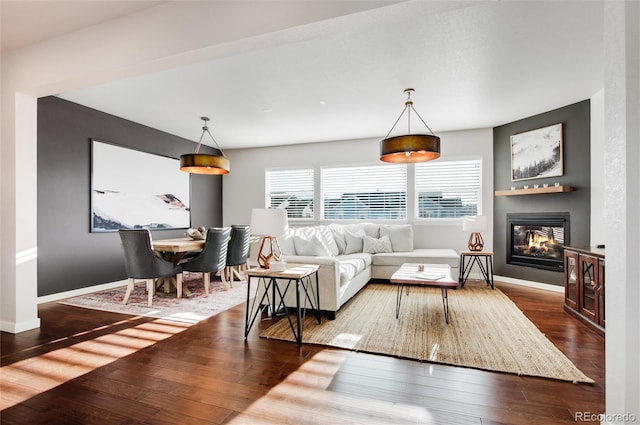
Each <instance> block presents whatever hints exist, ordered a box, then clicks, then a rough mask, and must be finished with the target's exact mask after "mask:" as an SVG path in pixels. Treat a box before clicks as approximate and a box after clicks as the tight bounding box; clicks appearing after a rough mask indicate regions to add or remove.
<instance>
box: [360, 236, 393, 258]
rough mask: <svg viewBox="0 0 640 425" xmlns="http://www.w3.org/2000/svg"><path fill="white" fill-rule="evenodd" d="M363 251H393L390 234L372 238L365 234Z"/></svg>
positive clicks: (374, 252) (371, 252) (370, 252)
mask: <svg viewBox="0 0 640 425" xmlns="http://www.w3.org/2000/svg"><path fill="white" fill-rule="evenodd" d="M362 252H366V253H369V254H376V253H378V252H393V250H392V249H391V240H390V239H389V236H387V235H385V236H382V237H380V238H372V237H371V236H367V235H365V236H364V239H363V247H362Z"/></svg>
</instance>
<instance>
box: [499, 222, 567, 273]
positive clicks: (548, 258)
mask: <svg viewBox="0 0 640 425" xmlns="http://www.w3.org/2000/svg"><path fill="white" fill-rule="evenodd" d="M507 221H508V225H509V232H510V236H511V237H510V240H508V243H510V246H508V247H507V254H508V256H507V263H508V264H516V265H521V266H530V267H536V268H541V269H547V270H554V271H563V270H564V246H565V245H566V244H568V243H569V238H568V236H569V235H568V222H569V217H568V214H567V213H538V214H534V213H531V214H508V215H507Z"/></svg>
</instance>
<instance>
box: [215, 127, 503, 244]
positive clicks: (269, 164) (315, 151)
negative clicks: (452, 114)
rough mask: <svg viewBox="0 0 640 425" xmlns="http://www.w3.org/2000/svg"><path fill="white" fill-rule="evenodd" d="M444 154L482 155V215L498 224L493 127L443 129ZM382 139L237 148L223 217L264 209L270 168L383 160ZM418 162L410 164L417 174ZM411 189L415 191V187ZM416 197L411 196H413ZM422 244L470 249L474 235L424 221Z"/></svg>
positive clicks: (418, 230) (234, 219)
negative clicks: (494, 187)
mask: <svg viewBox="0 0 640 425" xmlns="http://www.w3.org/2000/svg"><path fill="white" fill-rule="evenodd" d="M438 136H439V137H440V139H441V151H442V152H441V154H442V157H443V158H453V157H464V158H482V161H483V168H482V170H483V174H482V180H483V193H482V213H483V214H484V215H487V216H488V218H489V223H492V222H493V130H492V129H479V130H469V131H456V132H448V133H439V134H438ZM381 139H382V137H381V138H380V139H361V140H343V141H335V142H325V143H314V144H305V145H293V146H276V147H266V148H258V149H235V150H230V151H226V152H225V153H226V154H227V156H228V157H229V160H230V161H231V168H232V172H231V173H229V174H227V175H225V176H224V177H223V202H224V208H223V221H224V224H225V225H230V224H240V223H249V221H250V218H251V208H255V207H264V203H265V179H264V174H265V173H264V171H265V169H266V168H290V167H313V168H314V169H315V170H316V176H319V173H320V167H321V166H326V165H344V164H380V163H381V162H380V160H379V154H380V148H379V143H380V140H381ZM412 168H413V167H412V166H410V167H409V173H411V170H412ZM409 190H411V189H409ZM410 198H411V196H410ZM414 233H415V245H416V247H418V248H453V249H456V250H458V249H465V247H466V246H467V240H468V238H469V235H468V233H465V232H462V226H461V223H456V224H454V225H446V226H445V225H418V226H416V227H415V231H414ZM492 235H493V229H491V228H490V229H489V230H488V231H487V232H485V233H483V237H484V240H485V249H487V250H490V249H493V236H492Z"/></svg>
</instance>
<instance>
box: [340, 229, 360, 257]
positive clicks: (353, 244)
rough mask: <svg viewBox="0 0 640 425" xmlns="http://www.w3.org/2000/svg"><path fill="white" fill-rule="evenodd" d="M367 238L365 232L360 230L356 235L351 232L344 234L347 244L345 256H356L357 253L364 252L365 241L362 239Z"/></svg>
mask: <svg viewBox="0 0 640 425" xmlns="http://www.w3.org/2000/svg"><path fill="white" fill-rule="evenodd" d="M364 237H365V234H364V231H363V230H360V231H359V232H356V233H351V232H349V231H345V232H344V239H345V241H346V243H347V245H346V247H345V249H344V253H345V254H355V253H357V252H362V247H363V241H362V239H363V238H364Z"/></svg>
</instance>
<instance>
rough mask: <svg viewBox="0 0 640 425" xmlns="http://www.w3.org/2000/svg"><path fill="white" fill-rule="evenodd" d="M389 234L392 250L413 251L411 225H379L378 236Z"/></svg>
mask: <svg viewBox="0 0 640 425" xmlns="http://www.w3.org/2000/svg"><path fill="white" fill-rule="evenodd" d="M385 235H386V236H389V239H390V240H391V248H392V249H393V252H410V251H413V226H411V225H410V224H399V225H398V224H393V225H384V224H383V225H382V226H380V236H385Z"/></svg>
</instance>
